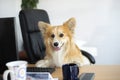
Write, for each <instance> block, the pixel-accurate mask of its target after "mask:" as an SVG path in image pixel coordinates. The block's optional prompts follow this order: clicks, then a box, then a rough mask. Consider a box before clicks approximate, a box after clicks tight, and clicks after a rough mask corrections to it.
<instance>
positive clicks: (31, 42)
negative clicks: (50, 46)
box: [19, 9, 50, 63]
mask: <svg viewBox="0 0 120 80" xmlns="http://www.w3.org/2000/svg"><path fill="white" fill-rule="evenodd" d="M19 20H20V26H21V32H22V37H23V42H24V49H25V51H26V53H27V55H28V58H29V61H28V62H29V63H35V62H36V61H38V60H40V59H43V58H44V56H45V45H44V43H43V38H42V35H41V32H40V30H39V28H38V21H44V22H47V23H50V21H49V17H48V14H47V12H46V11H45V10H41V9H29V10H21V11H20V13H19Z"/></svg>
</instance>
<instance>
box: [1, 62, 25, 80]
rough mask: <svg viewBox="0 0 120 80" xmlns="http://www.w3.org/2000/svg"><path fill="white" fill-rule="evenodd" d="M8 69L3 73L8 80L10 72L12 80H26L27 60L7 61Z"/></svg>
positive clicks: (5, 79)
mask: <svg viewBox="0 0 120 80" xmlns="http://www.w3.org/2000/svg"><path fill="white" fill-rule="evenodd" d="M6 66H7V67H8V70H5V71H4V73H3V79H4V80H8V74H9V73H10V78H11V80H26V68H27V61H22V60H18V61H11V62H8V63H6Z"/></svg>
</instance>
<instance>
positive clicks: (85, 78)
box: [79, 73, 95, 80]
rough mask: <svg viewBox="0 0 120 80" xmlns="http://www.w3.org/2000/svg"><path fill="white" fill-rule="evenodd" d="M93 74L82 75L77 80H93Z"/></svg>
mask: <svg viewBox="0 0 120 80" xmlns="http://www.w3.org/2000/svg"><path fill="white" fill-rule="evenodd" d="M94 77H95V73H82V74H81V75H80V77H79V80H94Z"/></svg>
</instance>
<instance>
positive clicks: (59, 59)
mask: <svg viewBox="0 0 120 80" xmlns="http://www.w3.org/2000/svg"><path fill="white" fill-rule="evenodd" d="M52 57H53V63H54V64H55V65H56V66H57V67H61V66H62V64H63V63H64V62H63V58H64V57H63V51H62V50H60V51H55V52H54V53H53V55H52Z"/></svg>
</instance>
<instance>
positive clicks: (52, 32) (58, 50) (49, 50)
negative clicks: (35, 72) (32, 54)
mask: <svg viewBox="0 0 120 80" xmlns="http://www.w3.org/2000/svg"><path fill="white" fill-rule="evenodd" d="M38 27H39V29H40V31H41V33H42V36H43V39H44V44H45V46H46V52H45V53H46V56H45V58H44V59H43V60H39V61H37V62H36V64H35V65H36V66H37V67H54V66H56V67H61V66H62V65H63V64H66V63H75V64H77V65H78V66H82V65H83V63H84V62H83V55H82V53H81V51H80V49H79V48H78V47H77V45H76V44H75V42H74V40H73V36H74V31H75V27H76V20H75V18H70V19H69V20H67V21H66V22H64V23H63V24H62V25H58V26H51V25H50V24H48V23H45V22H42V21H40V22H38Z"/></svg>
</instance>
